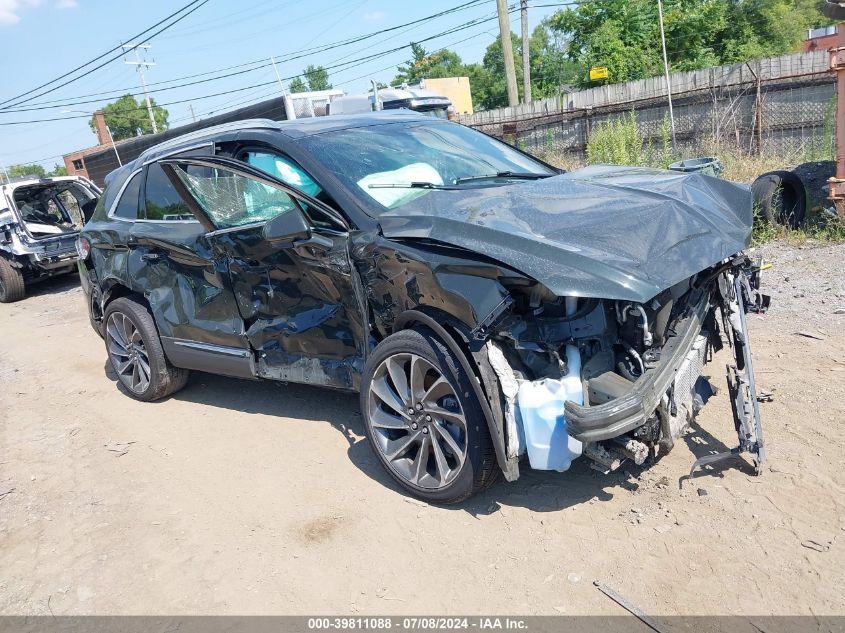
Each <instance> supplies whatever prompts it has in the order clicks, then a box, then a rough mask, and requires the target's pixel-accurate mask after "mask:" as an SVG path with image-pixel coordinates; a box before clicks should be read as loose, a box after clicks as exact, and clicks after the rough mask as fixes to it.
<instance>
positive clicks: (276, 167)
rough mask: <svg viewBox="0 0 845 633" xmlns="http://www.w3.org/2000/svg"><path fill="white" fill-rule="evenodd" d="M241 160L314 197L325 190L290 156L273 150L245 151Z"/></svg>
mask: <svg viewBox="0 0 845 633" xmlns="http://www.w3.org/2000/svg"><path fill="white" fill-rule="evenodd" d="M241 160H242V161H244V162H245V163H248V164H250V165H252V166H253V167H255V168H257V169H260V170H261V171H265V172H267V173H268V174H271V175H273V176H275V177H276V178H278V179H279V180H281V181H282V182H283V183H285V184H288V185H290V186H291V187H293V188H294V189H298V190H299V191H302V192H303V193H307V194H308V195H309V196H311V197H312V198H316V197H317V196H319V195H320V194H321V193H322V192H323V190H322V189H321V188H320V185H318V184H317V183H316V182H314V181H313V180H312V179H311V176H309V175H308V174H306V173H305V171H304V170H303V169H302V168H301V167H300V166H299V165H297V164H296V163H294V162H293V161H292V160H290V159H289V158H286V157H284V156H280V155H278V154H274V153H272V152H262V151H249V152H244V155H243V156H242V157H241Z"/></svg>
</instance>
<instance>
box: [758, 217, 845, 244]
mask: <svg viewBox="0 0 845 633" xmlns="http://www.w3.org/2000/svg"><path fill="white" fill-rule="evenodd" d="M775 240H780V241H783V242H785V243H787V244H791V245H793V246H805V245H807V244H818V245H829V244H841V243H843V242H845V223H843V222H842V220H841V219H839V218H838V217H836V216H832V215H828V214H827V213H819V214H816V215H813V216H812V217H809V218H807V219H806V220H805V221H804V224H803V225H802V226H800V227H798V228H797V229H790V228H789V227H786V226H782V225H780V224H775V223H773V222H755V223H754V230H753V231H752V233H751V244H752V245H753V246H760V245H762V244H766V243H767V242H772V241H775Z"/></svg>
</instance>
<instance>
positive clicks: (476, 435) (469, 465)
mask: <svg viewBox="0 0 845 633" xmlns="http://www.w3.org/2000/svg"><path fill="white" fill-rule="evenodd" d="M405 356H411V357H412V358H413V357H419V358H422V359H423V360H424V361H426V362H427V363H428V364H430V365H431V370H432V373H431V374H428V375H427V376H428V378H431V377H432V376H436V375H437V373H438V372H439V374H440V376H441V377H442V378H445V379H446V380H447V381H448V383H449V387H451V391H452V393H451V394H450V395H448V396H447V397H449V398H457V400H458V402H459V408H458V407H455V409H454V410H455V411H458V412H460V413H461V414H462V416H463V418H464V420H465V433H464V434H463V435H462V437H461V438H460V439H461V441H460V443H461V444H463V446H464V447H465V456H464V459H463V462H462V464H460V465H459V466H458V467H457V468H454V469H450V471H449V472H450V473H454V474H453V475H452V477H453V478H451V479H450V480H449V481H448V482H447V483H445V484H444V485H442V486H441V487H436V488H432V487H423V486H420V485H415V484H414V483H413V482H412V481H410V479H409V478H406V477H405V476H403V475H402V474H400V473H399V472H398V471H397V470H396V469H395V468H394V466H392V465H391V461H390V460H388V458H387V457H386V456H385V454H384V453H383V452H382V450H383V449H382V446H383V443H384V442H385V441H386V440H385V439H384V433H385V430H384V428H383V427H381V429H377V428H374V426H373V421H372V419H371V415H370V411H371V406H382V405H373V404H372V403H374V402H376V403H377V402H380V399H375V400H374V398H378V396H377V395H371V388H372V387H373V384H374V378H375V379H376V380H378V377H377V375H376V372H377V370H379V368H380V367H382V366H383V363H385V362H386V361H387V360H388V359H390V358H404V357H405ZM409 362H410V361H409ZM411 380H412V379H411ZM391 381H392V378H391ZM391 384H392V383H391ZM409 391H413V390H412V389H411V390H409ZM453 406H454V405H453ZM382 408H383V406H382ZM361 411H362V416H363V418H364V431H365V433H366V435H367V439H368V440H369V442H370V446H371V447H372V448H373V452H374V453H375V454H376V456H377V457H378V459H379V461H380V462H381V463H382V465H383V466H384V467H385V469H386V470H387V472H388V473H390V475H391V477H393V479H394V480H396V481H397V482H398V483H399V484H400V485H401V486H402V487H403V488H404V489H405V490H407V491H408V492H410V493H411V494H412V495H413V496H415V497H417V498H419V499H423V500H425V501H428V502H432V503H439V504H450V503H458V502H460V501H463V500H465V499H468V498H469V497H471V496H473V495H474V494H476V493H478V492H480V491H481V490H484V489H485V488H487V487H488V486H490V485H491V484H492V483H493V482H494V481H495V480H496V478H497V477H498V476H499V474H500V470H499V467H498V465H497V462H496V454H495V450H494V448H493V443H492V441H491V439H490V432H489V430H488V428H487V422H486V421H485V418H484V414H483V413H482V411H481V406H480V405H479V403H478V399H477V398H476V396H475V393H474V391H473V388H472V383H471V382H470V378H469V377H468V376H467V374H466V372H465V371H464V370H463V369H462V368H461V365H460V363H459V362H458V361H457V359H455V357H454V355H453V354H452V353H451V352H450V351H449V348H448V347H446V345H445V344H444V343H443V342H442V341H441V340H440V339H439V338H438V337H437V336H436V335H435V334H434V333H433V332H431V331H430V330H429V329H427V328H420V329H419V330H403V331H401V332H397V333H395V334H393V335H391V336H389V337H387V338H386V339H385V340H383V341H382V342H381V343H380V344H379V345H378V346H377V347H376V348H375V350H373V353H372V354H371V356H370V358H369V359H368V360H367V364H366V366H365V367H364V375H363V381H362V385H361ZM376 413H377V414H378V412H376ZM425 413H426V410H422V411H421V412H420V414H425ZM432 413H433V412H432ZM403 415H404V414H403ZM433 415H434V416H435V417H436V416H437V414H436V413H433ZM428 420H431V416H429V417H428ZM407 424H409V425H410V424H411V422H410V421H408V422H407ZM423 424H424V423H423V422H422V421H420V425H421V426H423ZM426 424H428V425H429V426H431V427H432V430H431V431H430V438H429V442H430V444H429V446H430V445H431V443H432V442H433V441H437V440H436V439H435V438H438V437H439V438H445V435H444V434H443V433H442V431H440V430H439V429H437V430H435V429H434V428H433V426H434V424H437V421H436V420H435V421H434V422H429V423H426ZM443 426H444V425H443V424H442V423H441V428H443ZM413 428H414V429H416V428H417V427H416V426H414V427H413ZM387 432H391V433H392V432H393V430H392V429H389V430H388V431H387ZM396 432H397V433H407V434H408V435H410V434H411V433H412V431H410V430H409V429H399V430H398V431H396ZM376 433H381V435H379V436H378V437H377V436H376ZM401 437H404V436H400V438H401ZM388 441H389V440H388ZM379 442H381V443H379ZM423 446H425V444H423ZM440 446H441V447H446V450H447V451H448V450H449V448H448V447H447V446H446V444H445V443H443V442H442V441H441V444H440ZM420 450H421V449H420ZM442 450H443V448H441V449H440V451H441V453H440V455H441V456H442V455H443V453H442ZM450 455H454V454H450ZM409 459H410V458H409ZM434 460H435V457H434V455H432V457H431V459H430V460H429V459H426V462H427V463H429V464H431V466H432V468H433V469H434V470H435V471H436V472H439V469H438V467H437V466H436V465H435V464H434V463H433V462H434ZM393 463H394V464H395V463H396V460H395V459H394V461H393Z"/></svg>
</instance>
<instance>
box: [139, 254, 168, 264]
mask: <svg viewBox="0 0 845 633" xmlns="http://www.w3.org/2000/svg"><path fill="white" fill-rule="evenodd" d="M141 259H142V260H143V261H145V262H158V261H161V260H162V259H164V255H163V254H162V253H144V254H143V255H141Z"/></svg>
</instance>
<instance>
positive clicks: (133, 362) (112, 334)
mask: <svg viewBox="0 0 845 633" xmlns="http://www.w3.org/2000/svg"><path fill="white" fill-rule="evenodd" d="M106 346H107V348H108V352H109V357H110V359H111V361H112V366H113V367H114V370H115V372H117V377H118V378H119V379H120V382H121V383H123V386H124V387H126V388H127V389H129V390H130V391H132V392H133V393H136V394H141V393H143V392H144V391H146V390H147V388H148V387H149V386H150V358H149V356H148V354H147V348H146V347H145V346H144V340H143V338H142V337H141V333H140V332H139V331H138V328H137V327H136V326H135V324H134V323H133V322H132V320H131V319H130V318H129V317H128V316H126V315H125V314H123V313H122V312H112V313H111V314H110V315H109V318H108V321H107V322H106Z"/></svg>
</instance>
